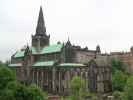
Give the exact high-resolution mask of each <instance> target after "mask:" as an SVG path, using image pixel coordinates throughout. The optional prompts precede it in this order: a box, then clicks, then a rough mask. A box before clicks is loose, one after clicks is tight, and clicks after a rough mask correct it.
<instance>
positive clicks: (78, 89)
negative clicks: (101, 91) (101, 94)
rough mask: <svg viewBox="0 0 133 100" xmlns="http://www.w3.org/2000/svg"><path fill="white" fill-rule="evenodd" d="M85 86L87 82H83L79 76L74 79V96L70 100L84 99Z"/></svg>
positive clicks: (72, 85) (72, 84)
mask: <svg viewBox="0 0 133 100" xmlns="http://www.w3.org/2000/svg"><path fill="white" fill-rule="evenodd" d="M84 86H85V82H84V81H83V80H81V78H80V77H78V76H75V77H73V79H72V80H71V89H72V94H73V95H72V96H71V97H70V98H69V99H71V100H79V99H80V98H82V96H83V94H84V91H85V90H84V91H83V89H84Z"/></svg>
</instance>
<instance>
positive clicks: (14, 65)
mask: <svg viewBox="0 0 133 100" xmlns="http://www.w3.org/2000/svg"><path fill="white" fill-rule="evenodd" d="M8 66H9V67H20V66H22V64H21V63H16V64H9V65H8Z"/></svg>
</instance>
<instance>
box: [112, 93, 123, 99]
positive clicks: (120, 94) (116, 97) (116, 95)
mask: <svg viewBox="0 0 133 100" xmlns="http://www.w3.org/2000/svg"><path fill="white" fill-rule="evenodd" d="M113 96H114V98H115V100H122V98H123V92H120V91H115V92H113Z"/></svg>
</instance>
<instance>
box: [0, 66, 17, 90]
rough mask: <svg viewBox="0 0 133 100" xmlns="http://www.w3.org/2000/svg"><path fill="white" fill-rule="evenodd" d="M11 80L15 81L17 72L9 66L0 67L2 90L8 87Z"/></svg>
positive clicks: (0, 86) (0, 88) (0, 87)
mask: <svg viewBox="0 0 133 100" xmlns="http://www.w3.org/2000/svg"><path fill="white" fill-rule="evenodd" d="M11 81H15V74H13V73H12V71H11V70H10V69H8V68H7V67H0V90H2V89H4V88H5V87H7V85H8V83H9V82H11Z"/></svg>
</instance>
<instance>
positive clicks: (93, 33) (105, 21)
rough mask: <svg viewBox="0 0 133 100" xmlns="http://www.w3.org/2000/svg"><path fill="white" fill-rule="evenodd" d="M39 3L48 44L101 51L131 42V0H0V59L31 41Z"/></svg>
mask: <svg viewBox="0 0 133 100" xmlns="http://www.w3.org/2000/svg"><path fill="white" fill-rule="evenodd" d="M40 5H42V7H43V12H44V17H45V22H46V28H47V34H50V35H51V44H53V43H56V42H57V41H61V42H65V41H67V39H68V36H69V38H70V40H71V42H72V44H76V45H81V46H82V47H85V46H88V48H89V49H95V47H96V45H97V44H99V45H100V46H101V50H102V52H110V51H128V50H129V49H130V47H131V46H132V45H133V6H132V5H133V0H0V60H7V59H9V58H10V56H11V55H12V54H13V53H14V52H16V50H18V49H20V48H21V47H23V46H24V45H25V44H27V43H28V44H29V45H30V44H31V35H32V34H35V28H36V24H37V18H38V13H39V7H40Z"/></svg>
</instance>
